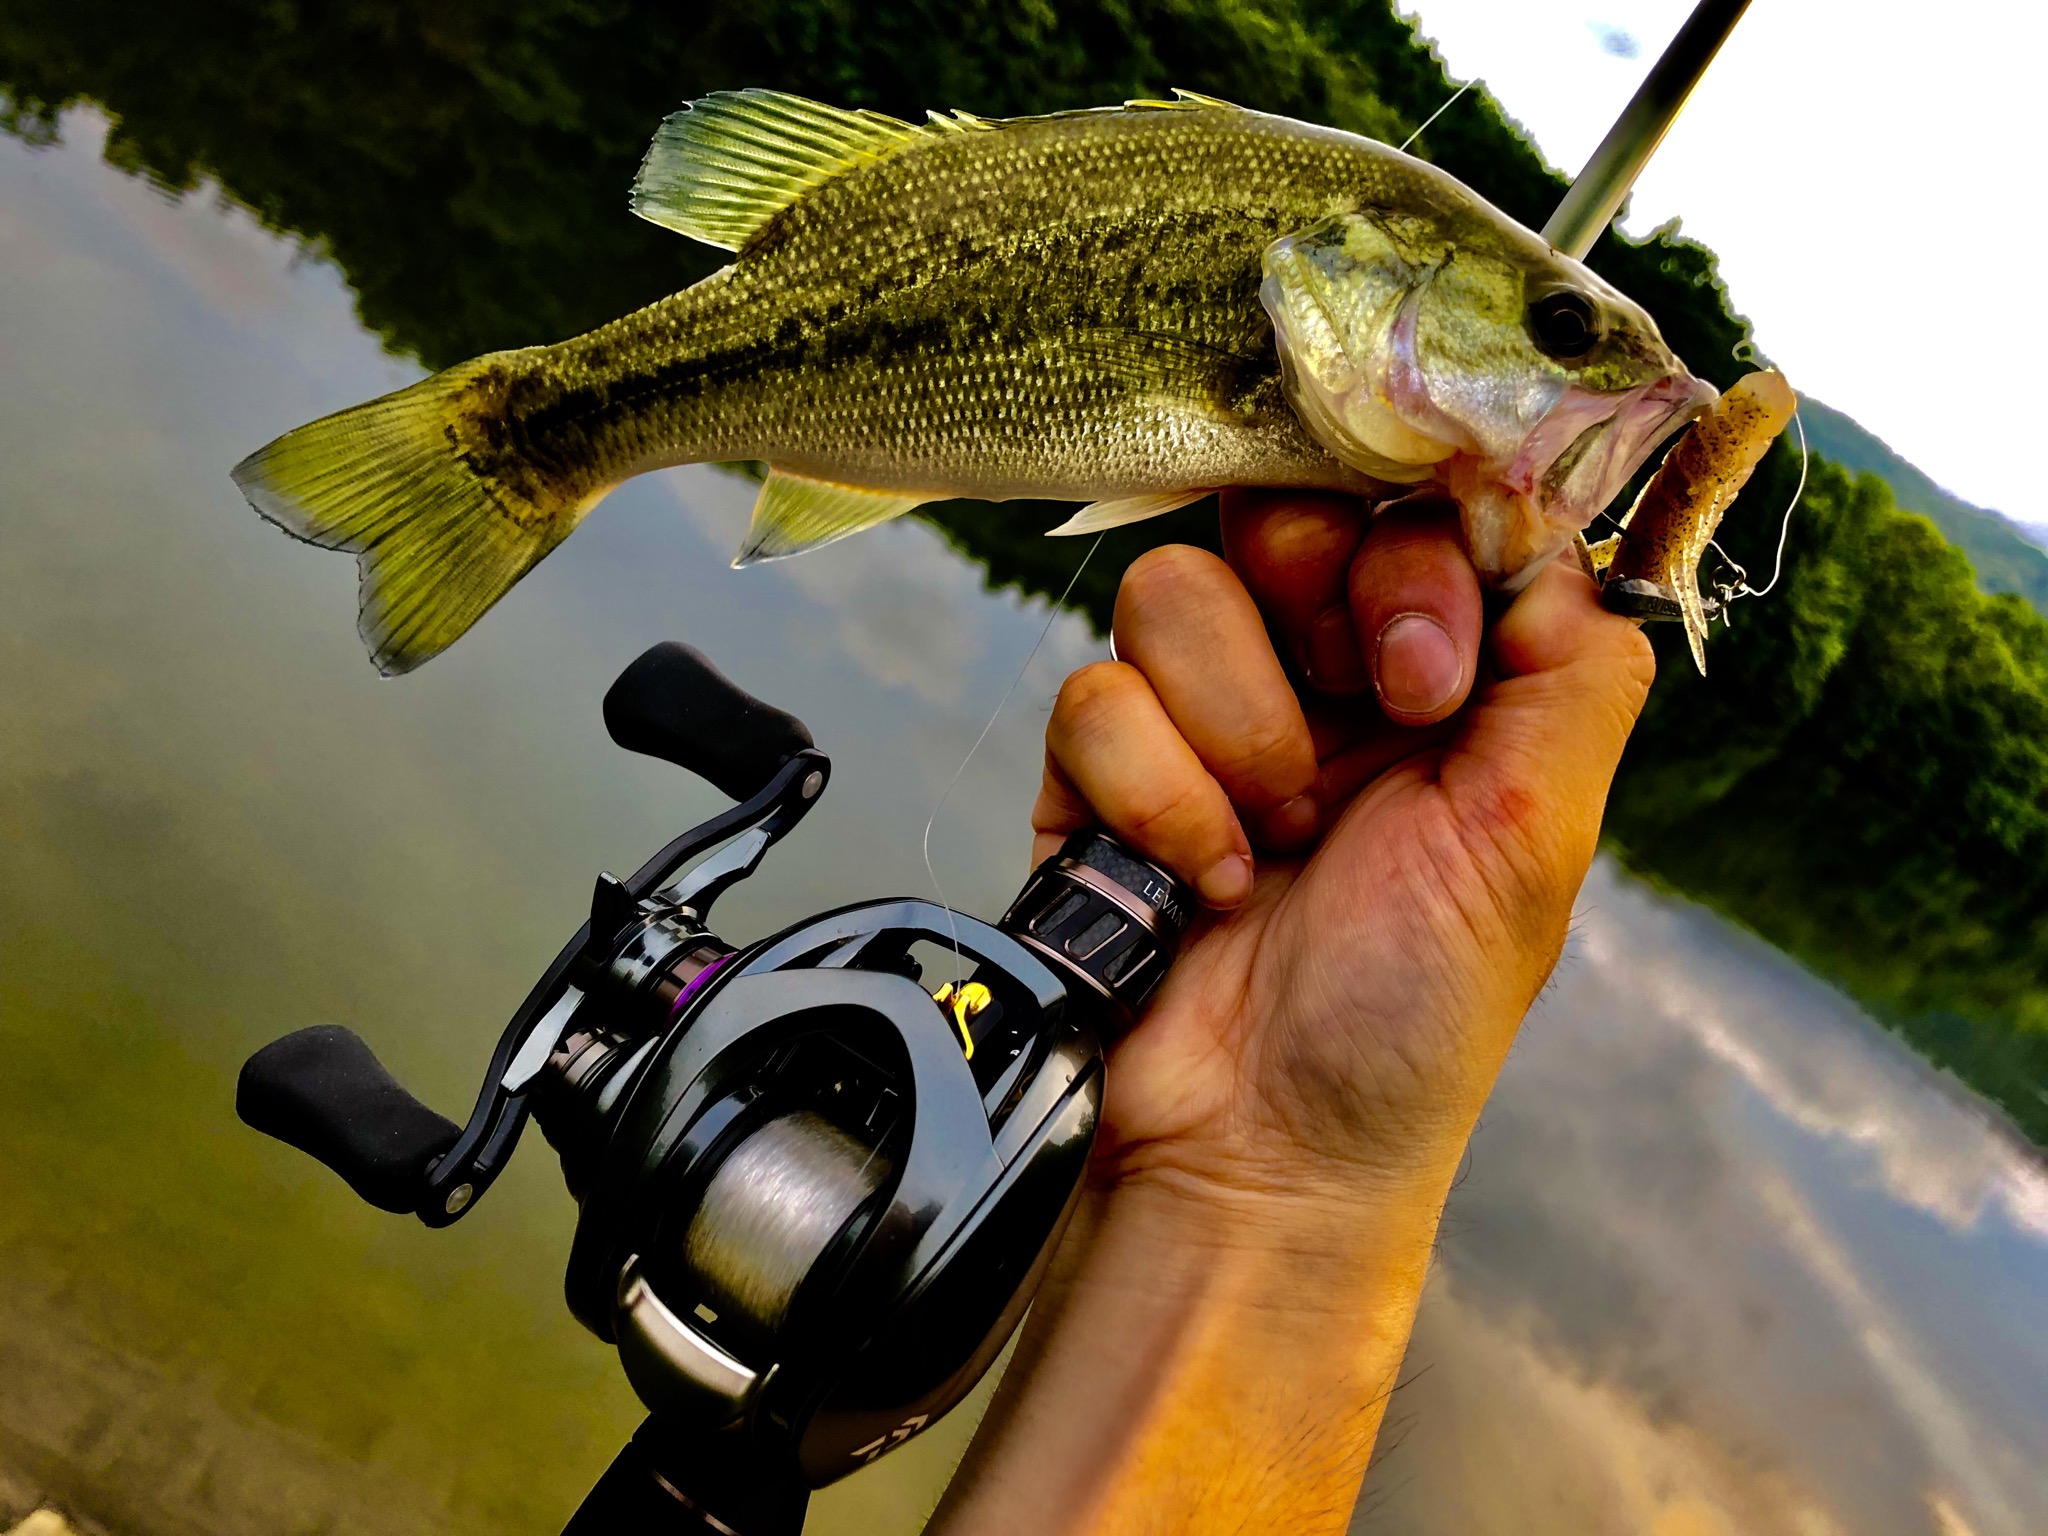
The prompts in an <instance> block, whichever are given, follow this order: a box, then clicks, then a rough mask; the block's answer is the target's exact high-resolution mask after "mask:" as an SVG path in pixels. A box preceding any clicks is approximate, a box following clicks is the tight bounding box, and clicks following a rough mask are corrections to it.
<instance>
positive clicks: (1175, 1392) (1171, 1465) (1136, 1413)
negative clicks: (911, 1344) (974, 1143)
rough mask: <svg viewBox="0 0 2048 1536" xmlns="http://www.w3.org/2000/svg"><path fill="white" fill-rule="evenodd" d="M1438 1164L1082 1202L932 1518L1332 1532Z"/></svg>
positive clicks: (1393, 1346) (1402, 1319)
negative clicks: (1267, 1186)
mask: <svg viewBox="0 0 2048 1536" xmlns="http://www.w3.org/2000/svg"><path fill="white" fill-rule="evenodd" d="M1450 1173H1451V1170H1450V1168H1449V1166H1446V1167H1444V1168H1443V1170H1442V1172H1441V1177H1437V1176H1434V1175H1432V1176H1430V1177H1427V1178H1425V1179H1423V1180H1420V1181H1419V1182H1413V1183H1411V1184H1410V1185H1409V1186H1408V1187H1406V1188H1403V1189H1401V1190H1398V1191H1387V1190H1378V1191H1374V1192H1372V1193H1370V1194H1365V1193H1361V1194H1359V1195H1358V1196H1357V1197H1356V1198H1355V1199H1343V1198H1340V1197H1339V1196H1337V1195H1336V1194H1334V1193H1331V1192H1321V1193H1318V1194H1316V1195H1314V1196H1308V1195H1303V1196H1300V1197H1294V1196H1276V1195H1264V1196H1259V1197H1252V1196H1249V1195H1245V1194H1235V1193H1217V1192H1214V1191H1208V1190H1200V1191H1192V1190H1190V1189H1188V1188H1186V1187H1182V1186H1177V1185H1175V1184H1173V1183H1170V1182H1166V1181H1153V1182H1143V1181H1140V1182H1136V1183H1126V1184H1122V1185H1119V1186H1118V1187H1117V1188H1115V1189H1114V1190H1113V1191H1110V1192H1107V1193H1098V1194H1094V1195H1091V1196H1090V1197H1089V1198H1088V1199H1087V1200H1086V1201H1085V1203H1084V1205H1083V1207H1082V1209H1081V1210H1080V1211H1079V1212H1077V1214H1076V1216H1075V1222H1074V1226H1073V1228H1072V1229H1071V1230H1070V1231H1069V1233H1068V1236H1067V1238H1066V1240H1065V1241H1064V1242H1063V1243H1062V1245H1061V1252H1060V1256H1059V1262H1058V1264H1057V1266H1056V1271H1055V1273H1054V1275H1053V1276H1052V1277H1051V1279H1050V1280H1049V1281H1048V1283H1047V1285H1046V1287H1045V1288H1044V1289H1042V1290H1041V1291H1040V1293H1039V1298H1038V1301H1037V1303H1036V1304H1035V1306H1034V1308H1033V1311H1032V1316H1031V1320H1030V1322H1029V1323H1028V1325H1027V1327H1026V1332H1025V1336H1024V1338H1023V1340H1022V1341H1021V1342H1020V1344H1019V1347H1018V1350H1017V1355H1016V1358H1015V1360H1014V1361H1013V1362H1012V1364H1011V1367H1010V1371H1009V1374H1008V1376H1007V1377H1006V1378H1005V1380H1004V1382H1003V1385H1002V1389H1001V1391H1000V1392H999V1393H998V1394H997V1397H996V1400H995V1403H994V1405H993V1406H992V1407H991V1408H990V1410H989V1415H988V1418H987V1419H986V1420H985V1421H984V1423H983V1426H982V1429H981V1431H980V1433H979V1434H978V1435H977V1436H976V1438H975V1442H974V1445H973V1447H972V1448H971V1449H970V1451H969V1452H968V1455H967V1458H966V1460H965V1462H964V1463H963V1464H962V1466H961V1469H960V1472H959V1475H958V1476H957V1477H956V1478H955V1480H954V1483H953V1486H952V1488H951V1490H949V1492H948V1494H947V1497H946V1501H945V1503H944V1504H943V1505H942V1506H941V1507H940V1511H939V1514H938V1515H937V1517H936V1518H935V1519H934V1520H933V1522H932V1525H931V1530H932V1531H933V1532H934V1533H944V1536H995V1533H1008V1532H1017V1533H1020V1536H1021V1533H1027V1532H1028V1533H1032V1536H1049V1533H1059V1536H1067V1533H1073V1536H1081V1533H1086V1536H1110V1533H1123V1532H1134V1531H1174V1532H1191V1533H1201V1532H1205V1531H1211V1530H1214V1531H1225V1530H1227V1531H1231V1532H1239V1531H1245V1530H1276V1531H1287V1532H1290V1533H1295V1532H1301V1533H1311V1532H1325V1531H1327V1532H1339V1531H1342V1530H1343V1529H1344V1528H1345V1527H1346V1525H1347V1524H1348V1523H1349V1520H1350V1516H1351V1507H1352V1504H1353V1502H1354V1501H1355V1500H1356V1498H1357V1495H1358V1487H1359V1483H1360V1480H1361V1479H1362V1478H1363V1476H1364V1473H1365V1466H1366V1462H1367V1460H1368V1459H1369V1457H1370V1456H1371V1453H1372V1445H1373V1440H1374V1437H1375V1436H1376V1435H1377V1433H1378V1431H1379V1424H1380V1418H1381V1415H1382V1413H1383V1412H1384V1410H1385V1405H1386V1400H1387V1394H1388V1393H1389V1392H1390V1391H1391V1390H1392V1388H1393V1385H1394V1381H1395V1377H1396V1373H1397V1372H1398V1370H1399V1368H1400V1364H1401V1358H1402V1354H1403V1352H1404V1351H1405V1349H1406V1347H1407V1342H1408V1333H1409V1329H1410V1326H1411V1325H1412V1323H1413V1321H1414V1316H1415V1306H1416V1301H1417V1299H1418V1297H1419V1295H1420V1293H1421V1289H1422V1282H1423V1278H1424V1275H1425V1272H1426V1270H1427V1266H1428V1262H1429V1254H1430V1249H1431V1245H1432V1243H1433V1241H1434V1237H1435V1232H1436V1224H1437V1218H1438V1215H1439V1214H1440V1212H1441V1209H1442V1204H1443V1198H1444V1193H1445V1190H1446V1189H1447V1188H1448V1185H1449V1180H1450Z"/></svg>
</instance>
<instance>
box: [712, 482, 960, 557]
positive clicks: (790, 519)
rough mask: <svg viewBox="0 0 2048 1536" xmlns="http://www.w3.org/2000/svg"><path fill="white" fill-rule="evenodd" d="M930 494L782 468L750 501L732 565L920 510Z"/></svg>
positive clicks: (807, 545) (813, 546)
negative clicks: (751, 515)
mask: <svg viewBox="0 0 2048 1536" xmlns="http://www.w3.org/2000/svg"><path fill="white" fill-rule="evenodd" d="M931 499H932V498H931V497H930V496H920V495H905V494H904V493H903V492H901V491H878V490H874V489H871V488H870V487H868V486H864V485H842V484H840V483H838V482H837V481H833V480H814V479H812V478H811V477H810V476H808V475H799V474H793V473H792V472H790V471H789V470H786V469H772V468H771V469H770V470H769V471H768V478H767V480H766V481H764V482H763V483H762V486H761V494H760V497H759V498H758V499H757V500H756V501H755V502H754V520H753V521H752V522H751V523H749V524H748V525H747V537H746V541H745V542H744V543H742V544H741V545H740V552H739V554H737V555H736V556H734V557H733V562H732V563H733V566H734V568H735V569H737V568H738V567H740V566H746V565H758V564H760V563H761V562H762V561H764V560H781V559H783V558H785V557H787V556H789V555H800V554H803V553H804V552H805V551H806V550H811V549H816V548H818V547H819V546H820V545H822V544H830V543H832V542H833V541H834V540H835V539H843V538H845V537H846V536H847V535H848V534H852V533H860V532H862V531H863V530H865V529H869V528H873V527H874V526H876V525H877V524H878V523H886V522H887V521H889V519H890V518H892V517H901V516H902V515H903V514H904V513H905V512H908V511H909V510H910V509H911V508H912V507H916V506H922V505H923V504H924V503H925V502H927V501H930V500H931Z"/></svg>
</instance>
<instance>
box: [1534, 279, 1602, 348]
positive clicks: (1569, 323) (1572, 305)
mask: <svg viewBox="0 0 2048 1536" xmlns="http://www.w3.org/2000/svg"><path fill="white" fill-rule="evenodd" d="M1529 334H1530V335H1531V336H1532V337H1534V338H1535V341H1536V345H1537V347H1538V348H1539V349H1540V350H1541V351H1542V352H1543V354H1544V355H1545V356H1546V357H1552V358H1555V359H1556V360H1557V361H1559V362H1561V363H1568V362H1571V361H1573V360H1574V359H1577V358H1581V357H1584V356H1585V355H1586V354H1587V353H1588V352H1590V351H1592V350H1593V343H1594V342H1596V341H1598V340H1599V339H1600V318H1599V316H1598V315H1596V314H1594V312H1593V305H1592V303H1591V302H1590V301H1589V300H1588V299H1587V298H1586V296H1585V295H1584V294H1582V293H1574V292H1573V291H1572V290H1571V289H1569V288H1560V289H1559V290H1557V292H1555V293H1546V294H1545V295H1544V296H1543V297H1542V298H1540V299H1538V300H1537V301H1536V302H1535V303H1534V304H1531V305H1530V306H1529Z"/></svg>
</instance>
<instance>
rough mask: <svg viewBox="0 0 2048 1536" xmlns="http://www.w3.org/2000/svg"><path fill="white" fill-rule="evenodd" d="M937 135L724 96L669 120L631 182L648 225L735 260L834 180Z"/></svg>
mask: <svg viewBox="0 0 2048 1536" xmlns="http://www.w3.org/2000/svg"><path fill="white" fill-rule="evenodd" d="M932 136H933V130H932V129H930V128H925V127H918V126H915V125H913V124H911V123H906V122H902V121H900V120H898V119H896V118H893V117H888V116H885V115H884V114H883V113H880V112H851V111H848V110H846V109H845V108H843V107H828V106H824V105H822V104H821V103H819V102H815V101H806V100H805V99H804V98H803V97H801V96H790V95H787V94H785V93H784V92H781V91H766V90H760V89H753V90H745V91H719V92H716V93H715V94H713V95H710V96H706V97H703V98H702V99H700V100H697V101H693V102H691V103H690V104H689V105H688V106H686V107H684V108H683V110H682V111H680V112H676V113H672V114H670V116H668V117H667V118H665V119H664V120H663V121H662V125H661V127H660V128H659V129H657V130H656V132H655V135H654V143H653V144H651V145H650V146H649V147H648V150H647V157H646V159H644V160H643V161H641V163H640V174H639V175H637V176H636V177H634V178H633V195H632V207H633V211H634V212H635V213H637V214H639V215H640V217H641V218H643V219H647V220H649V221H651V222H653V223H656V224H659V225H662V226H663V227H664V228H667V229H673V230H675V231H676V232H677V233H679V234H685V235H688V236H690V237H691V238H692V239H694V240H702V241H703V242H704V243H705V244H707V245H716V246H723V247H724V248H725V249H726V250H729V251H737V250H739V249H740V248H741V247H742V246H744V245H745V244H746V243H747V242H748V241H749V240H751V239H752V238H753V237H754V236H755V235H757V234H759V233H760V232H761V230H762V229H763V228H764V227H766V226H767V224H768V223H769V222H770V221H771V220H772V219H774V217H775V216H776V215H777V214H778V213H780V212H782V210H783V209H785V208H787V207H789V206H790V205H791V204H792V203H795V202H798V201H800V200H801V199H802V198H803V197H805V196H806V195H807V194H808V193H810V192H811V191H812V190H813V189H814V188H816V187H819V186H821V185H823V184H824V183H825V182H828V181H830V180H831V179H832V178H833V177H835V176H838V175H841V174H843V173H844V172H846V171H850V170H852V169H854V168H855V167H856V166H859V165H863V164H866V163H868V162H870V161H874V160H880V159H883V158H886V157H887V156H889V155H892V154H895V153H896V152H897V151H898V150H900V149H903V148H904V147H905V146H907V145H910V144H914V143H918V142H920V141H921V140H924V139H927V138H930V137H932Z"/></svg>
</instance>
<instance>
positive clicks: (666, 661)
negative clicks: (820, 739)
mask: <svg viewBox="0 0 2048 1536" xmlns="http://www.w3.org/2000/svg"><path fill="white" fill-rule="evenodd" d="M604 728H605V729H606V730H607V731H609V732H610V733H611V738H612V740H613V741H615V742H617V743H618V744H619V745H620V746H622V747H624V748H625V749H626V750H627V751H629V752H640V753H644V754H645V755H646V756H648V757H658V758H660V759H661V760H662V761H663V762H668V763H674V764H675V765H676V766H677V767H678V768H687V769H688V770H689V771H690V772H692V773H694V774H696V775H697V776H698V777H699V778H701V779H705V780H708V781H709V782H710V783H711V784H713V785H714V786H716V787H717V788H718V789H719V790H720V791H722V792H723V793H725V794H726V795H728V796H730V797H731V798H732V799H734V800H746V799H749V798H751V797H752V796H753V794H754V793H755V792H756V791H757V790H759V789H760V788H761V786H762V785H764V784H766V783H767V782H768V781H769V780H770V779H772V778H773V777H775V774H776V771H777V770H778V769H779V768H781V767H782V765H783V764H784V763H786V762H788V761H789V760H790V758H792V757H794V756H795V755H796V754H797V753H799V752H802V751H804V750H805V749H807V748H808V747H810V746H811V745H812V743H811V733H810V732H809V731H808V730H807V729H805V727H804V723H803V721H801V720H799V719H797V717H796V716H795V715H792V714H788V713H786V712H784V711H783V710H779V709H777V708H776V707H775V706H774V705H772V704H764V703H762V702H761V701H760V700H759V699H757V698H755V697H754V696H753V695H752V694H750V693H748V692H747V691H746V690H745V689H743V688H740V687H739V686H737V685H736V684H734V683H733V682H731V681H730V680H729V679H728V678H726V676H725V675H724V674H723V673H721V672H720V671H719V670H718V668H716V667H714V666H713V665H712V664H711V663H710V661H709V660H707V659H706V658H705V656H704V653H703V652H702V651H700V650H698V649H697V648H696V647H694V646H689V645H684V644H682V643H680V642H679V641H674V640H670V641H666V642H664V643H663V644H661V645H657V646H654V647H652V648H651V649H649V650H646V651H643V652H641V654H640V656H639V657H638V659H636V660H635V661H634V662H633V664H632V665H631V666H629V667H627V668H626V670H625V671H623V672H621V673H620V674H619V677H618V681H617V682H615V683H613V684H612V686H611V689H610V691H609V692H607V693H606V694H605V696H604Z"/></svg>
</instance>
